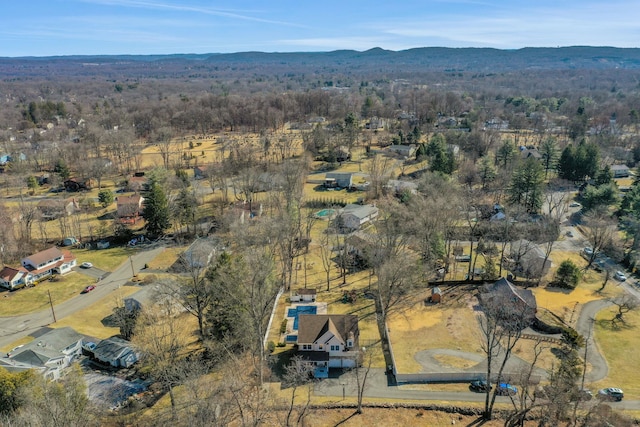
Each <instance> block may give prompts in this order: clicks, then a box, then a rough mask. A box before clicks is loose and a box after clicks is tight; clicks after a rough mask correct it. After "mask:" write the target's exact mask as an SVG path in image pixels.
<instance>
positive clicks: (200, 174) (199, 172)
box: [193, 166, 209, 179]
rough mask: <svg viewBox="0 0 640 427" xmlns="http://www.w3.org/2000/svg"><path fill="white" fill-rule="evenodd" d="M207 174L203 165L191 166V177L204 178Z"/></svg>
mask: <svg viewBox="0 0 640 427" xmlns="http://www.w3.org/2000/svg"><path fill="white" fill-rule="evenodd" d="M208 176H209V173H208V172H207V169H206V168H205V167H204V166H194V167H193V177H194V178H195V179H205V178H207V177H208Z"/></svg>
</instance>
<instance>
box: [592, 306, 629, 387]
mask: <svg viewBox="0 0 640 427" xmlns="http://www.w3.org/2000/svg"><path fill="white" fill-rule="evenodd" d="M616 312H617V311H616V310H615V309H613V308H612V309H607V310H603V311H601V312H600V313H598V315H597V316H596V323H595V330H594V333H595V339H596V342H597V343H598V348H599V349H600V351H601V352H602V354H603V355H604V357H605V358H606V359H607V364H608V365H609V375H608V376H607V378H605V379H604V380H602V381H599V382H597V383H594V384H593V385H592V386H593V389H594V390H595V389H597V388H603V387H619V388H621V389H622V390H624V398H625V400H637V399H640V371H639V370H638V366H637V365H636V363H635V362H636V359H635V357H634V356H633V354H635V351H636V350H635V349H637V348H639V347H640V333H639V332H640V310H634V311H632V312H630V313H627V314H625V316H624V319H625V323H624V324H622V325H620V326H619V327H617V328H616V327H613V326H612V324H611V322H610V320H611V319H612V318H613V316H614V315H615V313H616Z"/></svg>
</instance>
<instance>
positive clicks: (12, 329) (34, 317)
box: [0, 246, 164, 347]
mask: <svg viewBox="0 0 640 427" xmlns="http://www.w3.org/2000/svg"><path fill="white" fill-rule="evenodd" d="M163 250H164V247H163V246H161V247H157V248H154V249H151V250H148V251H143V252H140V253H137V254H136V255H133V256H132V257H131V260H132V262H133V266H132V262H131V261H129V259H127V260H125V261H124V262H123V263H122V264H120V266H119V267H118V268H117V269H116V270H115V271H114V272H112V273H111V274H109V275H108V276H107V277H106V278H105V279H103V280H102V281H100V282H98V283H96V289H94V290H93V291H91V292H89V293H86V294H78V295H77V296H74V297H73V298H71V299H69V300H67V301H65V302H63V303H60V304H55V301H54V311H55V313H56V319H57V320H61V319H63V318H65V317H67V316H69V315H71V314H73V313H75V312H77V311H80V310H83V309H85V308H87V307H89V306H90V305H92V304H94V303H96V302H98V301H100V300H102V299H104V298H108V297H109V296H111V295H112V294H114V292H115V291H117V290H118V288H120V287H121V286H123V285H124V284H125V283H127V282H128V281H129V280H130V279H131V277H132V268H133V270H135V273H138V272H139V271H140V270H142V268H143V267H144V265H145V264H146V263H149V262H151V261H152V260H153V259H154V258H155V257H156V256H158V255H159V254H160V253H161V252H162V251H163ZM75 274H79V273H75ZM141 289H142V291H143V292H142V293H143V294H146V293H147V291H146V288H141ZM23 292H24V291H23ZM135 295H137V293H136V294H135ZM52 323H53V314H52V313H51V308H50V307H48V308H46V309H44V310H41V311H38V312H36V313H30V314H23V315H19V316H13V317H0V347H4V346H6V345H9V344H11V343H13V342H15V341H17V340H19V339H20V338H23V337H25V336H27V335H29V334H31V333H33V332H34V331H36V330H38V329H40V328H42V327H43V326H49V325H51V324H52Z"/></svg>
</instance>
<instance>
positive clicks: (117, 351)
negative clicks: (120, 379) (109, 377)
mask: <svg viewBox="0 0 640 427" xmlns="http://www.w3.org/2000/svg"><path fill="white" fill-rule="evenodd" d="M92 352H93V357H94V358H95V359H98V360H99V361H101V362H102V363H108V364H109V365H111V366H113V367H114V368H128V367H130V366H131V365H133V364H134V363H136V362H137V361H138V360H139V356H138V353H137V352H136V350H135V349H134V348H133V346H132V345H131V343H130V342H129V341H127V340H123V339H122V338H119V337H115V336H114V337H111V338H107V339H106V340H102V341H100V342H99V343H98V345H96V347H95V348H94V349H93V351H92Z"/></svg>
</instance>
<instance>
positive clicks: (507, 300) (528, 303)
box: [478, 277, 538, 329]
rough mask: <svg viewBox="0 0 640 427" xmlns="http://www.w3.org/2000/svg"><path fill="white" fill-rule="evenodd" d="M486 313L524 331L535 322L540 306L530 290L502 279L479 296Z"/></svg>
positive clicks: (487, 287)
mask: <svg viewBox="0 0 640 427" xmlns="http://www.w3.org/2000/svg"><path fill="white" fill-rule="evenodd" d="M478 299H479V300H480V305H481V306H482V308H483V310H485V313H487V312H488V311H491V312H492V313H493V314H494V315H495V316H496V317H497V318H498V319H499V320H501V321H504V322H509V323H511V324H513V325H516V324H517V325H518V327H521V328H522V329H524V328H525V327H527V326H529V325H530V324H531V323H533V321H534V320H535V316H536V312H537V310H538V305H537V303H536V297H535V295H534V294H533V292H531V290H529V289H522V288H518V287H517V286H515V285H514V284H513V283H511V282H510V281H508V280H507V279H505V278H504V277H502V278H501V279H499V280H498V281H497V282H495V283H493V284H492V285H488V286H486V287H485V289H484V292H482V293H480V295H479V296H478Z"/></svg>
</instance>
